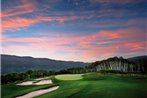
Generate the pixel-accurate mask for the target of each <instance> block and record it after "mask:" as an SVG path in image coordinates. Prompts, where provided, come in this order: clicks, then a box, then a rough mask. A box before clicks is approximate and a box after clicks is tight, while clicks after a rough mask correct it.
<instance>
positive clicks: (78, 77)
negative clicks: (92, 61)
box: [55, 74, 83, 80]
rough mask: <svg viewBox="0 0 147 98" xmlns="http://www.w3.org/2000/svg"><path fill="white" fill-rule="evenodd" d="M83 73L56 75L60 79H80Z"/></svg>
mask: <svg viewBox="0 0 147 98" xmlns="http://www.w3.org/2000/svg"><path fill="white" fill-rule="evenodd" d="M82 75H83V74H74V75H73V74H65V75H56V76H55V78H56V79H58V80H80V79H82V78H83V77H82Z"/></svg>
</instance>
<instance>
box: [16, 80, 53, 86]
mask: <svg viewBox="0 0 147 98" xmlns="http://www.w3.org/2000/svg"><path fill="white" fill-rule="evenodd" d="M34 82H35V81H26V82H22V83H18V84H16V85H45V84H52V83H53V82H52V80H41V81H39V82H35V83H34Z"/></svg>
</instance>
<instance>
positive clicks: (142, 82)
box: [2, 73, 147, 98]
mask: <svg viewBox="0 0 147 98" xmlns="http://www.w3.org/2000/svg"><path fill="white" fill-rule="evenodd" d="M52 80H53V85H56V84H57V85H59V88H58V89H57V90H55V91H53V92H49V93H46V94H43V95H40V96H37V97H35V98H147V95H146V92H147V88H146V87H147V78H146V77H143V76H130V75H129V74H128V75H116V74H111V75H108V74H107V75H103V74H99V73H89V74H73V75H70V74H68V75H56V76H55V77H52ZM68 80H69V81H68ZM48 87H49V85H48ZM41 88H47V85H44V86H18V85H3V86H2V96H3V98H12V97H14V96H16V95H23V94H25V93H27V92H31V91H33V90H35V89H41ZM14 89H15V90H14ZM8 93H9V94H8Z"/></svg>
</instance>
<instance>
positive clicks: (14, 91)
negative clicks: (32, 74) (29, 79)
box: [1, 84, 52, 98]
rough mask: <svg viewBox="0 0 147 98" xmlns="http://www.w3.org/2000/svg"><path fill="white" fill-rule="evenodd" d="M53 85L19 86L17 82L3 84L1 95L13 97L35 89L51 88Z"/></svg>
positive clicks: (5, 97) (6, 97) (4, 97)
mask: <svg viewBox="0 0 147 98" xmlns="http://www.w3.org/2000/svg"><path fill="white" fill-rule="evenodd" d="M50 86H52V85H41V86H38V85H31V86H19V85H15V84H9V85H2V86H1V96H2V98H12V97H15V96H19V95H23V94H26V93H29V92H31V91H34V90H38V89H44V88H49V87H50Z"/></svg>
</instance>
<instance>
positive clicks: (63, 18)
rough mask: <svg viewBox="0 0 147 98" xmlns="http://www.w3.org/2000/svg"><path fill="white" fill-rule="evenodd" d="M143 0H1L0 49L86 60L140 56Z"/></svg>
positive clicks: (143, 31)
mask: <svg viewBox="0 0 147 98" xmlns="http://www.w3.org/2000/svg"><path fill="white" fill-rule="evenodd" d="M146 4H147V2H146V0H2V2H1V6H2V8H1V17H2V34H1V38H2V53H3V54H12V55H19V56H33V57H45V58H51V59H57V60H73V61H84V62H91V61H96V60H101V59H104V58H108V57H112V56H124V57H132V56H137V55H145V54H147V52H146V48H147V47H146V45H147V38H146V37H147V35H146V33H147V32H146V25H147V20H146V17H147V11H146Z"/></svg>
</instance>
